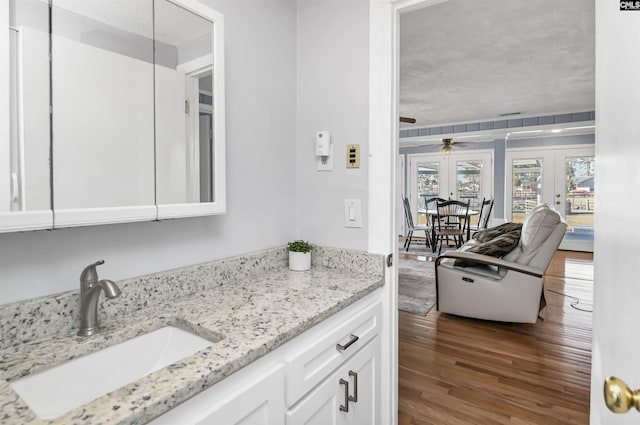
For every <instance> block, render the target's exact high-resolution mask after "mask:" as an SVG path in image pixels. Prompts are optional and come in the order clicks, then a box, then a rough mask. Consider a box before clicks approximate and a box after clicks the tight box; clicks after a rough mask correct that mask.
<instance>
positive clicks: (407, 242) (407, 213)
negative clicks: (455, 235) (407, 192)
mask: <svg viewBox="0 0 640 425" xmlns="http://www.w3.org/2000/svg"><path fill="white" fill-rule="evenodd" d="M402 205H403V207H404V219H405V223H406V224H407V234H406V236H405V239H404V246H403V248H404V250H405V251H409V247H410V246H411V241H412V240H413V232H414V231H415V230H424V235H425V238H426V242H425V244H426V246H430V244H431V236H430V234H431V228H430V227H429V226H424V225H414V224H413V215H412V214H411V203H410V202H409V200H408V199H407V198H405V197H403V198H402Z"/></svg>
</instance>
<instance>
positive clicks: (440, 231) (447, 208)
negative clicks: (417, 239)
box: [434, 200, 469, 255]
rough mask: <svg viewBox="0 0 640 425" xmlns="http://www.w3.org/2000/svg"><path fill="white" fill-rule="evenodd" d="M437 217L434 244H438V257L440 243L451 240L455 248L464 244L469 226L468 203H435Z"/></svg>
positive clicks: (454, 201)
mask: <svg viewBox="0 0 640 425" xmlns="http://www.w3.org/2000/svg"><path fill="white" fill-rule="evenodd" d="M437 211H438V215H437V218H436V222H435V223H434V226H435V235H436V240H435V241H434V243H436V244H438V255H440V253H441V252H442V243H443V241H444V239H445V238H446V239H447V245H448V244H449V238H452V240H453V242H454V244H455V246H456V248H459V247H461V246H462V244H463V243H464V238H465V235H466V234H467V226H468V225H469V202H462V201H456V200H451V201H444V202H438V203H437Z"/></svg>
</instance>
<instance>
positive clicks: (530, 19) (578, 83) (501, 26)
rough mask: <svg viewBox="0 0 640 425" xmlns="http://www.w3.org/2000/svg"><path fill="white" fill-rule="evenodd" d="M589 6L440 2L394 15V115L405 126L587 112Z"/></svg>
mask: <svg viewBox="0 0 640 425" xmlns="http://www.w3.org/2000/svg"><path fill="white" fill-rule="evenodd" d="M594 13H595V12H594V3H593V1H591V0H588V1H587V0H534V1H531V0H448V1H445V2H444V3H440V4H437V5H435V6H431V7H427V8H423V9H420V10H417V11H414V12H411V13H408V14H405V15H402V16H401V21H400V116H404V117H412V118H416V120H417V122H416V124H413V125H406V124H404V125H402V127H403V128H407V127H417V126H426V125H434V124H445V123H457V122H470V121H478V120H486V119H494V118H499V117H500V116H501V115H502V114H507V113H511V112H521V114H522V116H531V115H543V114H548V113H560V112H579V111H590V110H593V109H594V108H595V15H594Z"/></svg>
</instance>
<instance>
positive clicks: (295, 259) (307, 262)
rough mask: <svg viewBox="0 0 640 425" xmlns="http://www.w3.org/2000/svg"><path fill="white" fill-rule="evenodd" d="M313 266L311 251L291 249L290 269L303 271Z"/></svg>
mask: <svg viewBox="0 0 640 425" xmlns="http://www.w3.org/2000/svg"><path fill="white" fill-rule="evenodd" d="M310 268H311V253H310V252H291V251H289V270H295V271H303V270H309V269H310Z"/></svg>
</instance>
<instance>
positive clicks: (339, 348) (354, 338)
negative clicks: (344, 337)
mask: <svg viewBox="0 0 640 425" xmlns="http://www.w3.org/2000/svg"><path fill="white" fill-rule="evenodd" d="M358 339H359V337H357V336H355V335H354V334H351V339H350V340H349V342H347V343H346V344H345V345H342V344H336V350H338V351H344V350H346V349H347V348H349V347H351V346H352V345H353V343H354V342H356V341H357V340H358Z"/></svg>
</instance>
